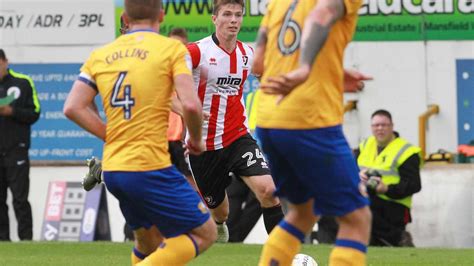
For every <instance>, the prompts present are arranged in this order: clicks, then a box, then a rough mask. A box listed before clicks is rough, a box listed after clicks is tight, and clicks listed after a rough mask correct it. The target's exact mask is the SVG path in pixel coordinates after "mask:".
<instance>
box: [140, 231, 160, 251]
mask: <svg viewBox="0 0 474 266" xmlns="http://www.w3.org/2000/svg"><path fill="white" fill-rule="evenodd" d="M160 243H161V241H159V240H158V239H151V238H149V237H145V236H143V235H142V236H138V237H137V236H135V247H136V248H137V249H138V250H139V251H140V252H141V253H143V254H147V255H148V254H151V253H153V251H155V250H156V249H157V248H158V246H159V244H160Z"/></svg>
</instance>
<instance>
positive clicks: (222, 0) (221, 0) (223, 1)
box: [212, 0, 244, 15]
mask: <svg viewBox="0 0 474 266" xmlns="http://www.w3.org/2000/svg"><path fill="white" fill-rule="evenodd" d="M227 4H237V5H241V6H242V11H243V10H244V0H214V2H213V4H212V14H214V15H217V13H218V12H219V8H220V7H221V6H223V5H227Z"/></svg>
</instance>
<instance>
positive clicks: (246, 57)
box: [242, 55, 249, 66]
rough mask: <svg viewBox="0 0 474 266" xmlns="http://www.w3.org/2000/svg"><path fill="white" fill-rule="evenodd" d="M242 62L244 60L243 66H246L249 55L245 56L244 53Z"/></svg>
mask: <svg viewBox="0 0 474 266" xmlns="http://www.w3.org/2000/svg"><path fill="white" fill-rule="evenodd" d="M242 62H244V66H246V65H247V63H248V62H249V57H248V56H246V55H243V56H242Z"/></svg>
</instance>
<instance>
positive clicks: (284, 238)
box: [258, 221, 304, 266]
mask: <svg viewBox="0 0 474 266" xmlns="http://www.w3.org/2000/svg"><path fill="white" fill-rule="evenodd" d="M303 239H304V234H303V233H302V232H301V231H300V230H298V229H297V228H296V227H294V226H292V225H291V224H289V223H287V222H285V221H282V222H280V224H279V225H278V226H276V227H275V228H274V229H273V230H272V232H271V233H270V235H269V236H268V240H267V242H266V243H265V245H264V246H263V251H262V255H261V256H260V261H259V263H258V265H259V266H269V265H291V261H292V260H293V257H294V256H295V255H296V254H297V253H298V251H299V250H300V247H301V242H302V241H303Z"/></svg>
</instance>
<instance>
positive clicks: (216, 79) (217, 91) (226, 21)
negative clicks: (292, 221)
mask: <svg viewBox="0 0 474 266" xmlns="http://www.w3.org/2000/svg"><path fill="white" fill-rule="evenodd" d="M213 8H214V10H213V15H212V21H213V23H214V25H215V27H216V32H215V33H214V34H212V35H211V36H208V37H206V38H204V39H202V40H200V41H197V42H195V43H191V44H189V45H188V50H189V52H190V54H191V58H192V65H193V76H194V82H195V84H196V90H197V94H198V96H199V99H200V101H201V103H202V106H203V112H207V113H209V114H210V116H209V119H208V120H206V121H204V123H203V128H202V135H203V139H204V141H205V143H206V150H205V152H204V153H202V154H201V155H197V156H196V155H190V156H189V161H190V165H191V171H192V173H193V175H194V178H195V180H196V183H197V185H198V188H199V191H200V192H201V195H202V196H203V198H204V199H205V202H206V203H207V206H208V207H209V208H210V210H211V213H212V217H213V218H214V220H215V221H216V223H217V226H218V241H219V242H227V241H228V230H227V227H226V225H225V221H226V220H227V217H228V215H229V202H228V197H227V194H226V187H227V186H228V185H229V184H230V183H231V176H229V174H230V173H233V174H234V175H236V176H238V177H239V178H240V179H241V180H242V181H243V182H245V183H246V184H247V186H248V187H249V188H250V189H251V190H252V191H253V192H255V195H256V197H257V199H258V200H259V202H260V204H261V207H262V212H263V219H264V223H265V228H266V230H267V232H268V233H270V231H271V230H272V229H273V228H274V227H275V225H276V224H278V222H279V221H280V220H281V219H282V218H283V212H282V210H281V205H280V202H279V200H278V198H276V197H275V196H274V195H273V192H274V191H275V185H274V183H273V180H272V177H271V175H270V170H269V167H268V164H267V162H266V161H265V158H264V157H263V154H262V152H261V150H260V148H259V146H258V145H257V143H256V141H255V140H254V139H253V137H252V136H251V135H250V130H249V127H248V125H247V116H246V111H245V105H244V99H243V97H242V95H243V87H244V83H245V81H246V79H247V77H248V75H250V73H251V66H252V61H253V53H254V52H253V50H252V48H251V47H250V46H248V45H247V44H245V43H242V42H240V41H239V40H237V34H238V33H239V31H240V26H241V24H242V19H243V13H244V1H243V0H214V6H213Z"/></svg>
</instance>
